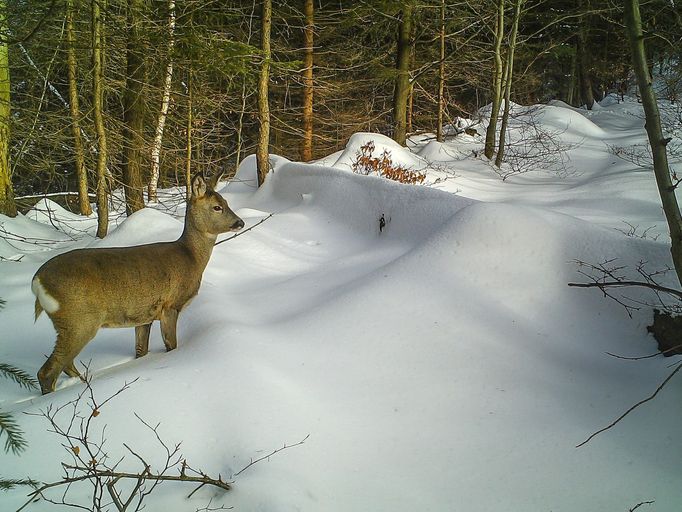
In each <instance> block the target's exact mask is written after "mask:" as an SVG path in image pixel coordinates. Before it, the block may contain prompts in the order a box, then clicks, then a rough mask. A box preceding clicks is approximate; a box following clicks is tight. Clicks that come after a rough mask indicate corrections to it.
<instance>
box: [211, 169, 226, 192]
mask: <svg viewBox="0 0 682 512" xmlns="http://www.w3.org/2000/svg"><path fill="white" fill-rule="evenodd" d="M223 174H225V169H223V170H222V171H218V172H217V173H215V174H214V175H213V176H211V179H210V181H209V186H210V187H211V189H212V190H215V188H216V186H217V185H218V182H219V181H220V178H222V177H223Z"/></svg>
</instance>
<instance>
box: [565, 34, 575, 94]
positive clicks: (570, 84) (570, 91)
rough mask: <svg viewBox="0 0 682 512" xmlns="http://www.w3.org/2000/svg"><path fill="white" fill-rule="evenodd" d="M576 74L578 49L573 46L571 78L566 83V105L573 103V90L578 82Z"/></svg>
mask: <svg viewBox="0 0 682 512" xmlns="http://www.w3.org/2000/svg"><path fill="white" fill-rule="evenodd" d="M577 74H578V48H577V47H576V45H573V54H572V55H571V78H570V80H569V81H568V90H567V91H566V103H568V104H569V105H573V102H574V101H575V100H574V98H575V88H576V86H577V83H578V81H577V80H576V76H577Z"/></svg>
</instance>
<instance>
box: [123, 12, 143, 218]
mask: <svg viewBox="0 0 682 512" xmlns="http://www.w3.org/2000/svg"><path fill="white" fill-rule="evenodd" d="M143 8H144V3H143V0H128V41H127V47H126V60H127V64H126V85H125V91H124V94H123V140H124V145H125V147H124V148H123V163H122V168H123V190H124V193H125V199H126V213H127V214H128V215H130V214H131V213H133V212H136V211H137V210H140V209H142V208H144V195H143V193H142V190H143V180H142V158H143V154H144V137H143V130H144V116H145V102H144V98H143V96H142V93H143V87H144V82H145V75H146V73H145V61H144V54H143V52H144V50H143V47H142V45H143V43H142V12H143Z"/></svg>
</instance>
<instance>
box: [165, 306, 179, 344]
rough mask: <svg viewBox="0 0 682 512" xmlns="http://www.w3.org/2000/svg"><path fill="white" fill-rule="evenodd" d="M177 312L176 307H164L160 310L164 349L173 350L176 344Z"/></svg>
mask: <svg viewBox="0 0 682 512" xmlns="http://www.w3.org/2000/svg"><path fill="white" fill-rule="evenodd" d="M178 314H179V311H178V310H177V309H164V310H163V311H162V312H161V336H162V337H163V344H164V345H166V351H170V350H173V349H174V348H176V347H177V346H178V338H177V336H176V329H177V325H178Z"/></svg>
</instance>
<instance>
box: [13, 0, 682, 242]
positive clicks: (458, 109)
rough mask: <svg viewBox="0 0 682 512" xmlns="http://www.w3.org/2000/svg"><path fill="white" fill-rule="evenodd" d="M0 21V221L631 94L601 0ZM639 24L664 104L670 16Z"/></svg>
mask: <svg viewBox="0 0 682 512" xmlns="http://www.w3.org/2000/svg"><path fill="white" fill-rule="evenodd" d="M0 9H1V11H0V12H2V17H0V23H1V24H2V25H3V26H2V33H3V34H4V35H3V39H2V42H3V46H2V52H1V53H0V56H1V60H0V69H2V70H3V72H2V75H1V77H0V83H2V99H1V100H0V101H1V102H2V111H1V117H2V123H3V126H4V127H5V128H3V132H2V133H3V136H2V143H1V144H0V155H2V158H0V162H1V166H0V180H2V187H0V211H2V212H4V213H6V214H9V215H13V213H14V211H15V210H16V208H17V207H18V208H19V209H21V208H22V207H23V208H26V207H30V201H31V199H30V198H32V197H33V196H35V195H39V194H44V193H72V194H74V195H75V193H76V192H77V193H78V194H79V195H78V197H80V199H79V201H80V202H79V203H76V198H75V197H74V198H72V199H73V203H74V204H78V205H79V209H80V210H79V211H80V212H81V213H84V214H88V213H89V212H90V206H89V203H90V201H89V200H86V194H96V195H97V197H98V199H97V205H98V207H99V208H100V209H101V208H103V207H104V206H105V204H104V203H105V202H106V201H105V200H104V197H105V196H106V195H108V194H110V193H111V192H112V191H113V190H116V189H117V188H122V189H123V191H124V193H125V199H126V205H127V211H128V212H129V213H130V212H133V211H136V210H138V209H140V208H141V207H142V206H144V203H145V200H151V201H154V197H155V192H154V191H155V190H156V188H157V187H158V186H159V184H160V185H161V186H166V185H168V184H173V183H184V182H186V176H187V175H188V173H191V172H195V171H206V172H207V173H208V174H210V173H211V172H214V171H215V170H217V169H221V170H228V172H232V173H233V172H234V170H235V169H236V166H237V165H238V163H239V162H240V161H241V159H243V157H244V156H245V155H248V154H251V153H253V152H255V151H256V149H257V148H260V150H259V152H258V154H259V155H261V156H260V157H259V158H260V159H261V161H262V159H263V156H262V155H266V154H267V153H268V152H271V153H274V154H278V155H282V156H285V157H287V158H298V159H300V160H302V161H309V160H311V159H314V158H319V157H322V156H325V155H327V154H329V153H331V152H334V151H336V150H338V149H340V148H342V147H343V146H344V145H345V143H346V141H347V140H348V138H349V137H350V135H351V134H353V133H355V132H359V131H367V132H376V133H381V134H385V135H388V136H390V137H392V138H393V139H394V140H396V141H397V142H398V143H400V144H402V145H404V144H405V138H406V134H412V133H422V132H424V131H429V132H433V133H435V134H436V136H437V137H438V139H439V140H442V138H443V134H442V127H443V126H444V125H445V124H449V125H455V124H456V120H457V119H458V118H460V117H463V118H470V117H475V116H476V115H477V111H478V109H479V108H481V107H482V106H484V105H487V104H489V103H493V108H495V106H498V108H499V105H500V104H501V102H502V100H503V99H504V98H509V99H511V100H512V101H514V102H516V103H519V104H524V105H530V104H535V103H542V102H546V101H548V100H551V99H557V100H562V101H565V102H566V103H567V104H569V105H576V106H580V105H585V106H586V107H587V108H588V109H591V108H592V104H593V103H594V101H595V100H599V99H601V98H603V97H604V96H605V95H606V94H607V93H609V92H617V93H618V92H620V93H623V92H624V91H626V90H627V89H628V87H629V86H630V85H632V83H633V75H632V73H631V69H632V67H631V65H630V50H629V47H628V43H627V38H626V34H625V30H624V27H623V12H622V11H623V9H622V7H621V6H620V5H619V3H617V2H615V3H603V2H590V1H589V0H578V1H572V2H564V1H540V2H534V1H526V0H522V1H516V2H515V1H512V0H507V1H503V0H500V1H495V2H493V1H465V2H449V1H445V0H443V1H440V2H439V1H428V2H423V1H410V2H385V1H377V2H373V1H359V2H358V1H355V2H342V1H336V2H324V1H319V2H314V1H312V0H310V1H305V2H275V3H274V4H273V5H271V6H270V5H269V3H268V2H255V1H254V2H230V1H220V2H218V1H206V2H203V1H194V0H192V1H184V2H177V3H176V2H174V1H170V0H169V1H167V2H162V1H154V2H150V1H144V0H130V1H116V0H107V1H106V2H101V1H98V2H83V1H78V0H73V1H71V0H70V1H58V0H49V1H31V2H25V1H17V2H13V1H12V0H9V1H5V2H3V5H0ZM643 12H644V15H643V20H644V21H643V22H644V24H645V30H651V31H652V34H654V35H652V36H651V37H649V38H647V41H646V43H647V44H646V51H647V52H648V53H647V58H648V62H649V63H650V65H651V66H655V67H656V68H658V69H659V71H661V73H660V74H661V75H662V76H665V77H667V82H666V84H665V85H666V90H664V91H662V92H661V94H662V95H663V96H664V97H667V99H670V100H672V101H674V100H675V99H676V97H675V95H676V93H677V91H678V82H679V80H680V69H679V67H680V60H679V51H680V47H679V32H680V13H679V9H678V8H677V7H676V6H675V5H674V4H673V3H672V2H668V1H665V0H661V1H659V2H648V3H647V4H646V6H645V8H644V9H643ZM488 131H490V132H491V133H488V134H486V147H485V154H486V156H487V157H488V158H490V159H493V160H494V161H495V165H497V166H498V167H499V166H500V165H501V163H502V162H503V161H505V157H504V148H505V142H504V140H502V141H499V137H496V131H497V132H499V133H501V134H502V136H504V129H501V128H500V127H496V126H495V125H494V124H491V126H489V127H488ZM493 154H494V158H493ZM262 166H267V163H262ZM146 194H147V195H146ZM25 197H28V198H27V199H22V198H25ZM145 197H146V198H147V199H145ZM14 198H18V199H16V200H15V199H14ZM15 203H18V206H17V205H16V204H15ZM103 229H104V227H103V226H101V228H100V230H101V231H102V230H103ZM100 235H103V233H100Z"/></svg>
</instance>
